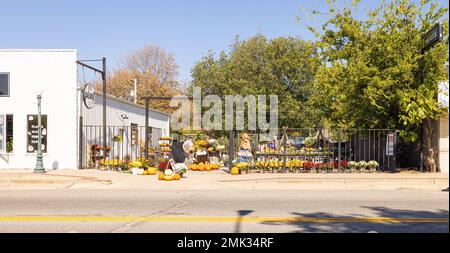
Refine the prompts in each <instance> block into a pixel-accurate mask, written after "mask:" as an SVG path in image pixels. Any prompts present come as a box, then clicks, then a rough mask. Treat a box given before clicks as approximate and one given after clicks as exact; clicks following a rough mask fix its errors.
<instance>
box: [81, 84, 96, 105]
mask: <svg viewBox="0 0 450 253" xmlns="http://www.w3.org/2000/svg"><path fill="white" fill-rule="evenodd" d="M83 102H84V105H85V106H86V107H87V108H88V109H92V108H94V105H95V89H94V85H93V84H92V83H87V84H86V85H85V86H84V88H83Z"/></svg>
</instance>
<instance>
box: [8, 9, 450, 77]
mask: <svg viewBox="0 0 450 253" xmlns="http://www.w3.org/2000/svg"><path fill="white" fill-rule="evenodd" d="M0 2H1V4H0V10H1V11H0V24H1V33H0V34H1V35H0V48H76V49H78V54H79V55H78V57H79V59H93V58H101V57H103V56H105V57H107V59H108V68H114V67H115V66H116V65H117V62H118V60H119V59H120V57H121V56H123V55H124V54H126V53H128V52H130V51H132V50H134V49H137V48H140V47H143V46H144V45H148V44H156V45H159V46H161V47H163V48H164V49H166V50H168V51H170V52H171V53H173V54H174V55H175V58H176V61H177V63H178V65H179V66H180V69H179V72H180V76H179V79H180V80H189V79H190V70H191V68H192V67H193V66H194V64H195V62H196V61H198V60H199V59H200V58H201V57H202V56H203V55H204V54H205V53H206V52H207V51H208V50H209V49H211V50H213V51H215V52H220V51H221V50H227V49H228V45H229V44H230V42H231V41H232V39H233V38H234V37H235V36H236V35H239V36H240V37H241V38H246V37H249V36H251V35H254V34H256V33H263V34H264V35H266V36H267V37H269V38H271V37H278V36H300V37H302V38H304V39H313V36H312V34H311V33H310V32H309V31H307V30H306V28H305V26H304V25H303V24H301V23H298V22H297V21H296V17H297V16H299V15H302V13H303V12H302V11H301V6H305V7H306V8H311V7H313V6H314V5H315V6H316V7H319V8H320V7H321V6H322V7H324V4H325V1H324V0H318V1H306V0H270V1H269V0H164V1H163V0H159V1H156V0H153V1H151V0H146V1H144V0H141V1H140V0H109V1H106V0H103V1H102V0H71V1H69V0H39V1H35V0H28V1H25V0H0ZM440 2H441V3H442V5H443V6H446V7H448V1H447V0H440ZM378 3H379V0H363V1H362V4H361V6H363V7H364V8H373V7H375V6H377V5H378ZM321 21H322V20H317V21H316V22H317V23H320V22H321Z"/></svg>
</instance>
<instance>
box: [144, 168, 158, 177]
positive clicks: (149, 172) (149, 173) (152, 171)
mask: <svg viewBox="0 0 450 253" xmlns="http://www.w3.org/2000/svg"><path fill="white" fill-rule="evenodd" d="M157 171H158V169H157V168H155V167H150V168H148V170H147V175H156V172H157Z"/></svg>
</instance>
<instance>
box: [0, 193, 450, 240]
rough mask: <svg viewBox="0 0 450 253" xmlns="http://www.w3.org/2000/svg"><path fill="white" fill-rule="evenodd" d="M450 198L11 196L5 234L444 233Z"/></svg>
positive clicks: (3, 215)
mask: <svg viewBox="0 0 450 253" xmlns="http://www.w3.org/2000/svg"><path fill="white" fill-rule="evenodd" d="M448 216H449V194H448V192H440V191H423V190H422V191H419V190H396V191H382V190H376V191H357V190H352V191H349V190H341V191H340V190H327V191H325V190H323V191H321V190H313V191H306V190H295V191H293V190H283V191H273V190H271V191H265V190H232V191H231V190H226V191H225V190H224V191H220V190H214V191H175V190H173V191H161V190H159V191H156V190H155V191H142V190H140V191H138V190H7V191H4V190H2V191H0V232H57V233H67V232H72V233H75V232H78V233H81V232H102V233H110V232H119V233H133V232H144V233H148V232H188V233H193V232H211V233H218V232H220V233H228V232H243V233H246V232H262V233H273V232H313V233H315V232H357V233H358V232H359V233H368V232H378V233H383V232H444V233H448V232H449V229H448Z"/></svg>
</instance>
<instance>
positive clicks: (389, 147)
mask: <svg viewBox="0 0 450 253" xmlns="http://www.w3.org/2000/svg"><path fill="white" fill-rule="evenodd" d="M394 145H395V133H389V134H388V135H387V136H386V155H394Z"/></svg>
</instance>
